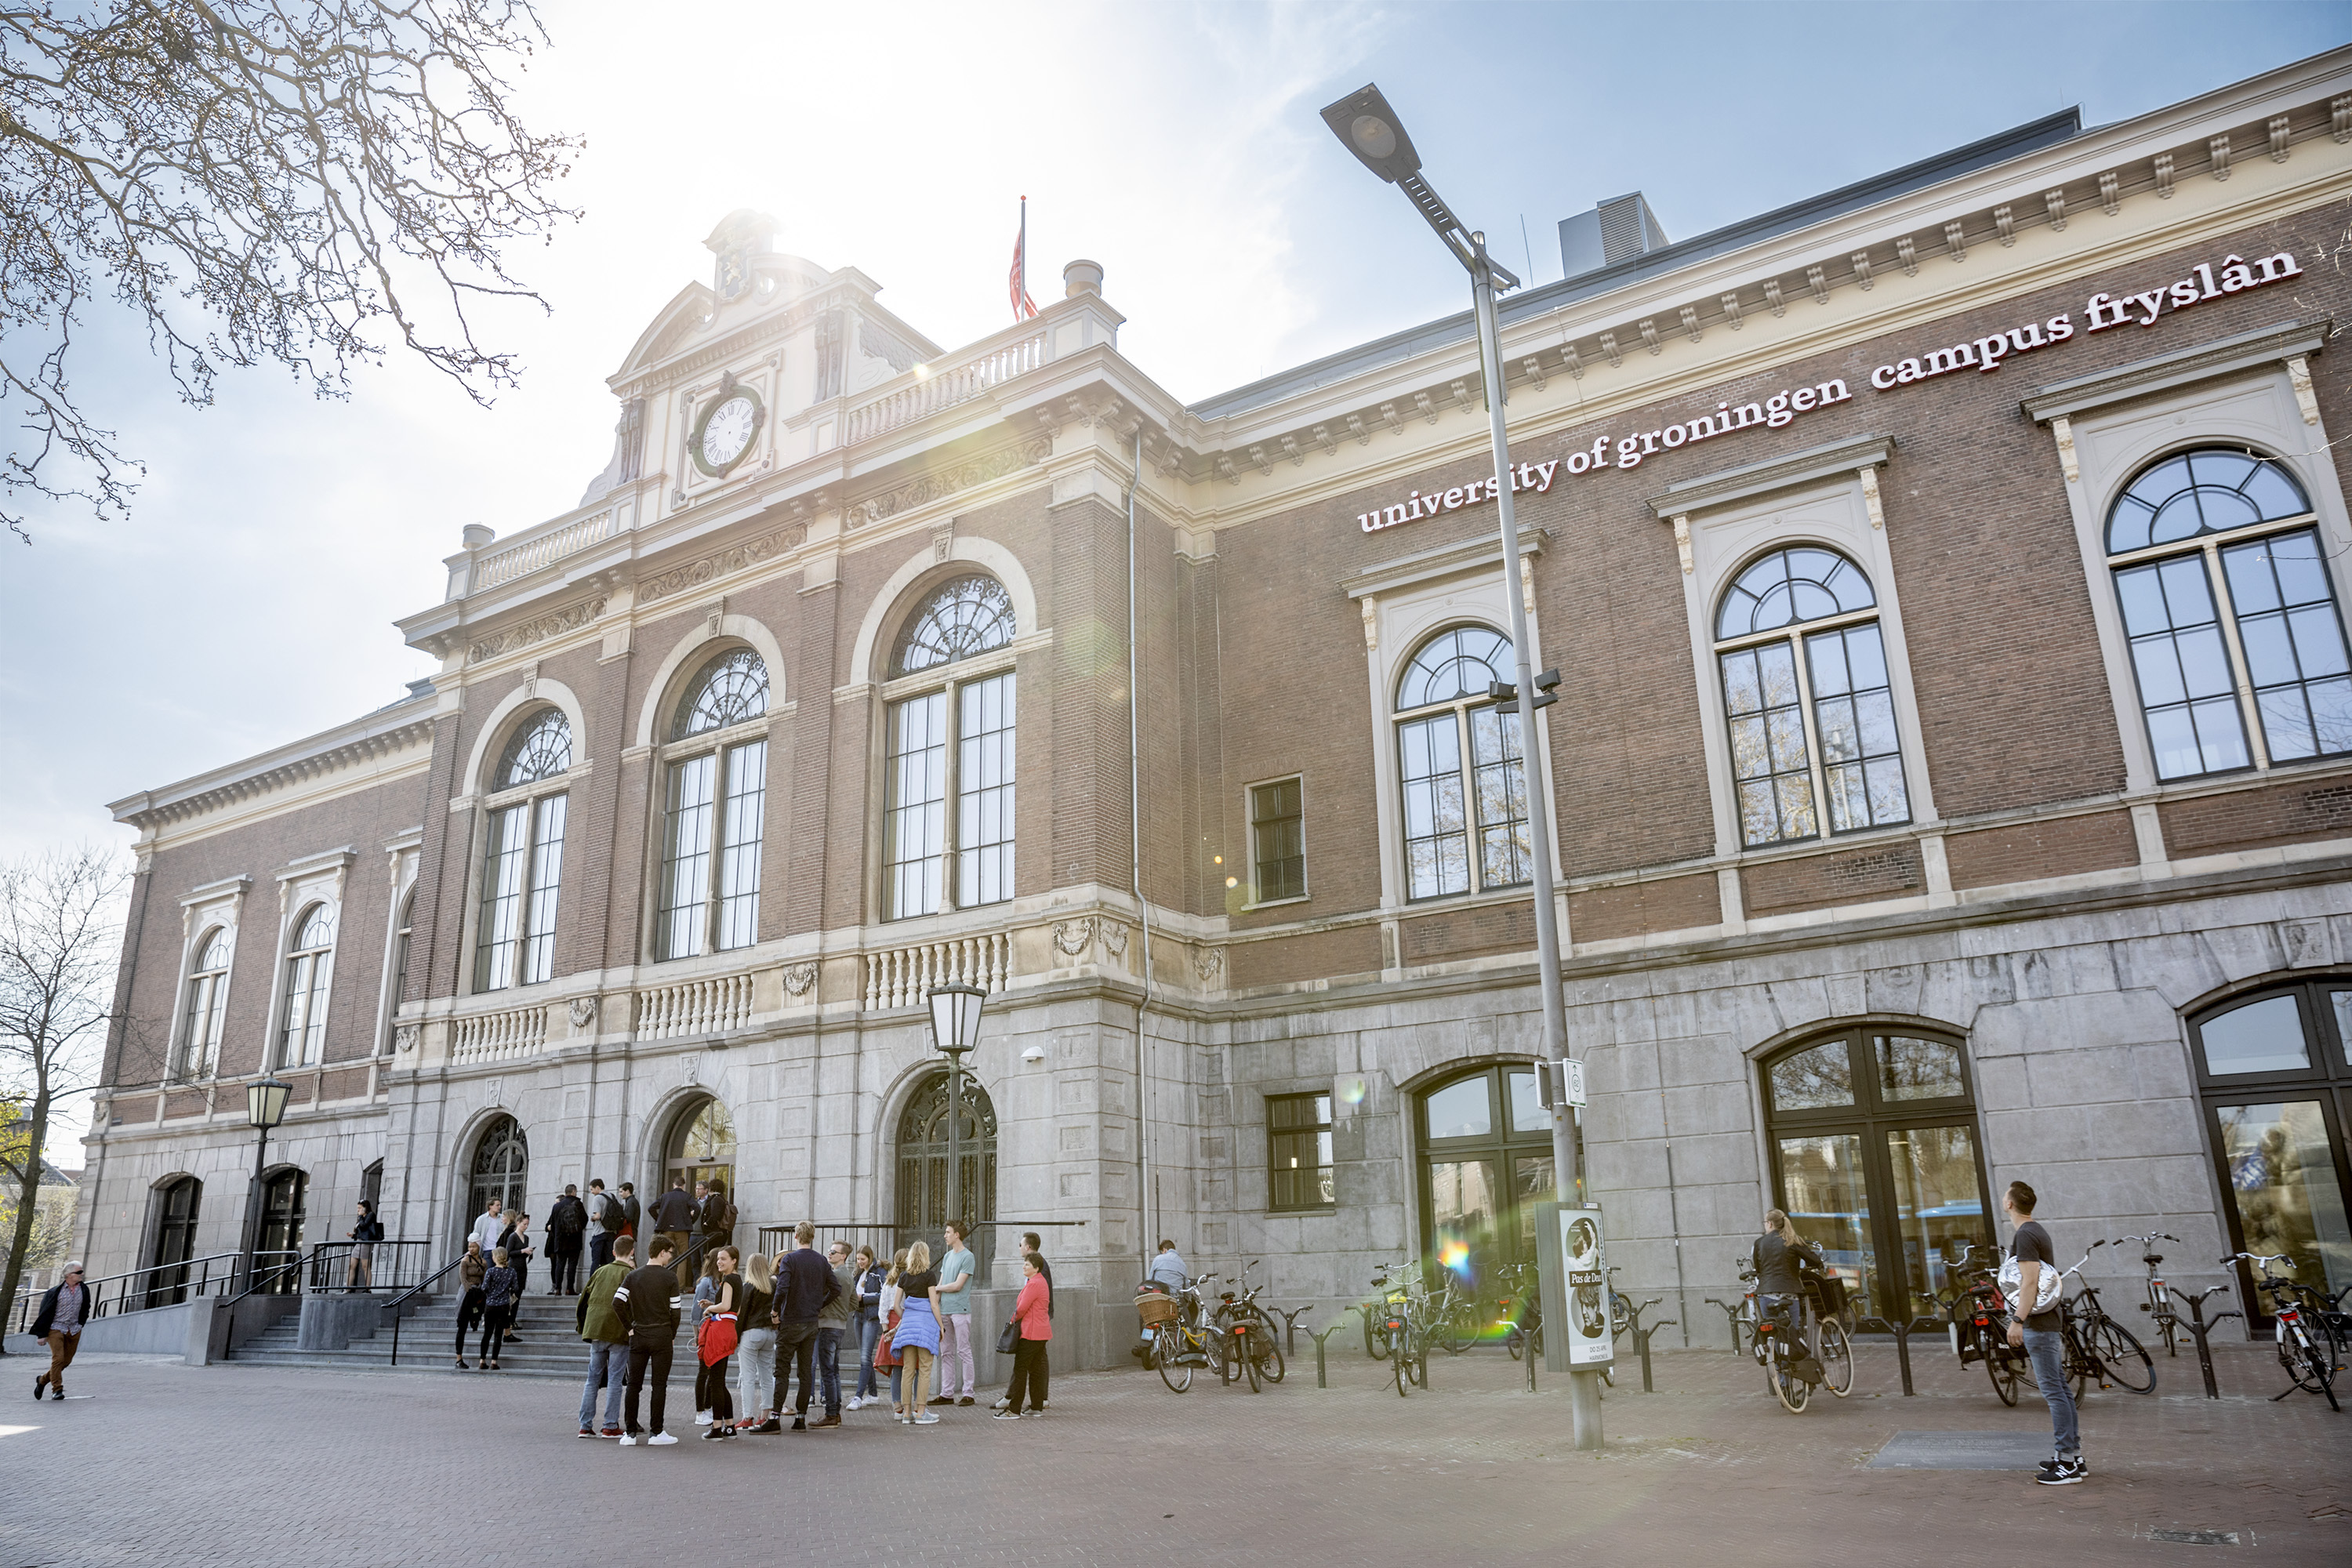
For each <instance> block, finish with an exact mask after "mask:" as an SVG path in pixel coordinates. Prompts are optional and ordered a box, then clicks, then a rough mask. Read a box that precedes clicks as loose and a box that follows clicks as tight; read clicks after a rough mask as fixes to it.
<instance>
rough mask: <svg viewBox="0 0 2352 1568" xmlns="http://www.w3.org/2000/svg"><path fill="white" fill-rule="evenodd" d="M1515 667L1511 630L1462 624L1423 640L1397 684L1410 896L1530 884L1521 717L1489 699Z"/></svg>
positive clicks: (1428, 896)
mask: <svg viewBox="0 0 2352 1568" xmlns="http://www.w3.org/2000/svg"><path fill="white" fill-rule="evenodd" d="M1511 667H1512V659H1511V642H1510V639H1509V638H1508V637H1505V636H1503V635H1502V634H1501V633H1500V632H1496V631H1490V630H1489V629H1487V628H1486V627H1485V626H1455V627H1454V628H1453V629H1451V630H1449V631H1443V632H1440V633H1438V634H1437V635H1436V636H1435V637H1432V638H1430V639H1429V640H1428V641H1427V642H1425V643H1423V644H1422V645H1421V648H1420V651H1418V652H1416V653H1415V654H1414V655H1413V656H1412V662H1411V663H1410V664H1408V665H1407V666H1406V667H1405V672H1404V679H1402V680H1401V681H1399V682H1398V683H1397V699H1396V710H1397V725H1396V737H1397V763H1398V779H1399V782H1400V784H1402V786H1403V790H1404V868H1405V888H1406V896H1407V897H1409V898H1414V899H1434V898H1442V897H1444V896H1445V895H1447V894H1450V893H1466V892H1470V891H1472V890H1473V889H1475V890H1477V891H1480V892H1486V891H1490V890H1492V889H1496V888H1517V887H1523V886H1525V885H1526V884H1527V883H1528V881H1530V880H1532V879H1533V878H1534V876H1535V866H1534V858H1533V853H1532V851H1530V849H1529V848H1528V772H1527V762H1526V752H1525V747H1524V743H1523V742H1522V740H1521V731H1520V726H1519V715H1518V713H1517V711H1516V710H1507V709H1503V708H1499V707H1497V706H1496V705H1495V704H1494V703H1493V702H1490V701H1489V700H1487V698H1486V688H1487V685H1488V684H1489V683H1490V682H1493V681H1497V680H1504V681H1507V680H1509V679H1512V673H1511ZM1474 837H1475V840H1476V843H1477V852H1476V853H1475V854H1473V853H1472V852H1471V842H1472V840H1473V838H1474Z"/></svg>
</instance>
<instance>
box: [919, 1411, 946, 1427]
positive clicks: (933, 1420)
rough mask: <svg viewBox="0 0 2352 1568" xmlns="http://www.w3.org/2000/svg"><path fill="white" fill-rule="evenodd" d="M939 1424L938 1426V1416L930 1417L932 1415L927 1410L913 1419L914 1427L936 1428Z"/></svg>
mask: <svg viewBox="0 0 2352 1568" xmlns="http://www.w3.org/2000/svg"><path fill="white" fill-rule="evenodd" d="M939 1424H940V1418H939V1417H938V1416H936V1415H932V1414H931V1413H930V1412H929V1411H928V1410H926V1411H924V1412H923V1413H922V1414H921V1415H918V1416H916V1417H915V1425H916V1426H938V1425H939Z"/></svg>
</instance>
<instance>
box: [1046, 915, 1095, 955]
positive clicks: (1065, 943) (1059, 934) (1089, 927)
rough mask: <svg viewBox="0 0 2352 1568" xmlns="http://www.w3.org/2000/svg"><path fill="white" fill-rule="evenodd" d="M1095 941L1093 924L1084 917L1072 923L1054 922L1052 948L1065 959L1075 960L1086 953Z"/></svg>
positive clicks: (1088, 918) (1089, 919)
mask: <svg viewBox="0 0 2352 1568" xmlns="http://www.w3.org/2000/svg"><path fill="white" fill-rule="evenodd" d="M1094 939H1095V922H1094V921H1093V920H1092V919H1091V918H1090V917H1088V916H1085V915H1081V916H1079V917H1078V918H1077V919H1076V920H1074V921H1055V922H1054V946H1055V950H1056V951H1058V952H1060V953H1061V954H1062V956H1063V957H1065V958H1076V957H1077V956H1078V955H1079V954H1081V953H1083V952H1086V951H1087V943H1089V942H1093V941H1094Z"/></svg>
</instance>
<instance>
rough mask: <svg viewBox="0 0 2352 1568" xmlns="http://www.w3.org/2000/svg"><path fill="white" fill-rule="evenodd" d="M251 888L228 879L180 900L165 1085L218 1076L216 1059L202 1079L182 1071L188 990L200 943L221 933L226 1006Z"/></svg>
mask: <svg viewBox="0 0 2352 1568" xmlns="http://www.w3.org/2000/svg"><path fill="white" fill-rule="evenodd" d="M252 887H253V879H252V878H250V877H231V878H229V879H226V881H221V882H210V883H207V884H205V886H203V887H201V888H196V889H192V890H191V891H190V892H189V893H188V894H187V896H186V897H184V898H183V899H182V900H180V927H181V937H180V974H179V984H178V986H177V988H176V989H175V990H174V991H173V994H172V995H173V1002H172V1033H171V1039H170V1043H169V1045H168V1046H167V1047H166V1048H165V1053H164V1058H163V1078H164V1080H165V1081H166V1082H171V1083H204V1082H207V1081H209V1080H211V1079H215V1078H218V1077H219V1076H220V1059H219V1058H218V1057H215V1058H214V1059H213V1063H212V1070H211V1071H210V1072H207V1073H205V1074H204V1075H203V1077H201V1078H196V1077H190V1076H187V1075H185V1074H184V1073H183V1072H182V1070H181V1069H182V1068H184V1066H185V1065H186V1062H187V1055H188V1038H187V1034H188V987H189V985H190V984H192V983H193V982H194V978H195V973H196V959H197V957H198V955H199V949H200V944H201V943H202V942H203V941H204V939H205V937H206V936H208V935H210V934H211V933H212V932H214V931H222V932H224V933H226V936H227V938H228V968H227V970H226V972H225V973H223V974H222V976H221V983H220V992H219V994H220V998H221V1003H222V1005H226V1003H227V999H228V996H229V994H230V993H231V991H232V990H233V988H234V987H235V985H236V953H237V922H238V921H239V920H241V919H242V918H243V916H244V913H245V896H246V894H247V892H248V891H250V890H251V889H252Z"/></svg>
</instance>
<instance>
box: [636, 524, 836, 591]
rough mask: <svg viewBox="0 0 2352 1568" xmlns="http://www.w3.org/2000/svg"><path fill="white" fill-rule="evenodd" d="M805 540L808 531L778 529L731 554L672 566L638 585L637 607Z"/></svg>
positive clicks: (722, 574) (780, 551)
mask: <svg viewBox="0 0 2352 1568" xmlns="http://www.w3.org/2000/svg"><path fill="white" fill-rule="evenodd" d="M807 538H808V530H807V529H806V528H804V527H801V528H780V529H778V530H776V531H775V532H773V533H769V534H763V535H761V537H760V538H758V539H754V540H752V541H751V542H749V543H747V544H739V545H736V546H735V547H734V548H732V549H731V550H720V551H717V552H713V553H711V554H709V555H705V556H702V557H701V558H699V559H698V560H694V561H689V562H688V563H686V564H685V565H683V566H673V567H671V568H670V569H669V570H668V571H667V572H664V573H661V574H658V575H656V577H654V578H653V579H652V580H651V581H650V582H645V583H640V584H637V603H639V604H640V605H649V604H652V603H653V602H654V601H655V600H656V599H666V598H667V597H669V596H670V595H672V594H681V593H684V592H685V591H686V590H688V588H698V587H700V586H701V585H702V584H705V583H708V582H709V581H711V580H712V579H713V578H717V577H723V576H725V575H727V574H729V573H730V572H740V571H741V570H743V568H745V567H746V566H756V565H758V564H759V563H761V562H762V561H765V560H768V559H769V558H771V557H772V556H777V555H782V554H784V553H786V552H789V551H793V550H797V549H799V548H800V547H801V543H802V542H803V541H804V540H806V539H807Z"/></svg>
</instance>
